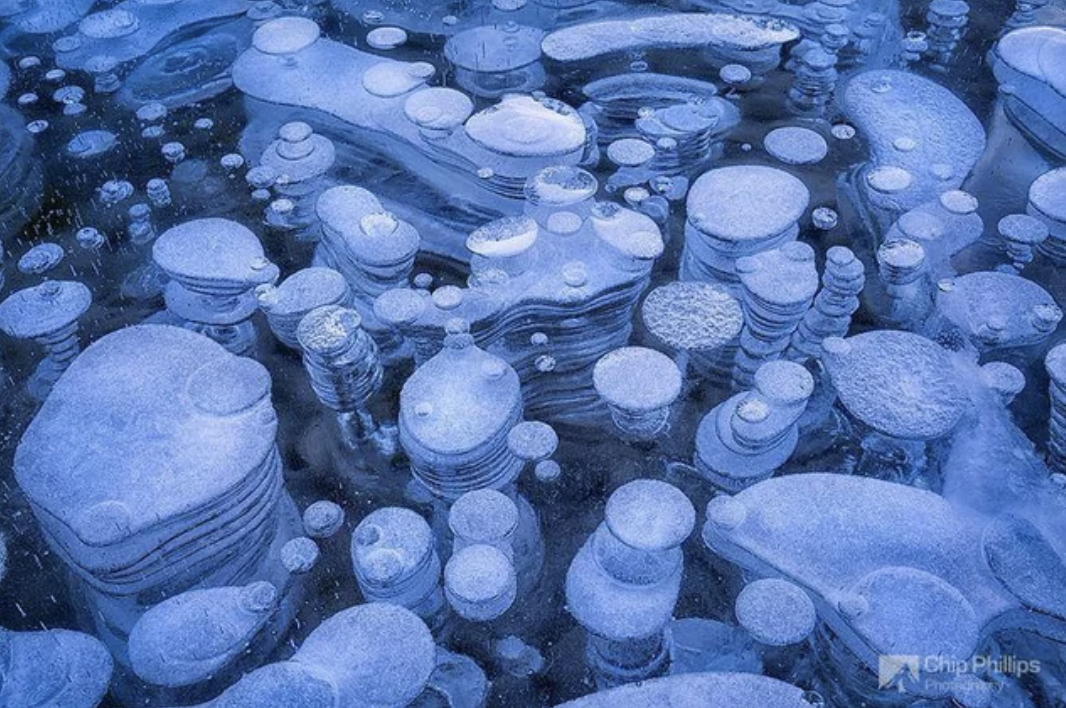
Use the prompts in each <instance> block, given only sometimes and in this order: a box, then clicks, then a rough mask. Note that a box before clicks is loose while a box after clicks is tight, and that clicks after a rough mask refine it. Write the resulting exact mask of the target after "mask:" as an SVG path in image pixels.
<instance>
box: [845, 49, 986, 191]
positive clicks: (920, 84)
mask: <svg viewBox="0 0 1066 708" xmlns="http://www.w3.org/2000/svg"><path fill="white" fill-rule="evenodd" d="M841 97H842V100H841V104H842V107H843V110H844V113H845V114H846V115H847V117H848V118H849V119H850V120H851V121H852V122H853V123H854V125H855V127H856V128H858V130H859V132H860V133H861V134H862V135H863V137H865V138H866V140H867V141H868V142H869V145H870V153H871V160H870V165H871V167H878V168H887V167H891V168H898V169H902V170H905V171H906V172H908V173H909V174H910V176H911V178H912V179H911V181H910V184H909V186H907V187H906V188H904V189H903V190H901V191H900V192H898V193H896V194H895V195H894V198H895V199H896V200H897V201H898V203H899V206H900V208H901V209H902V210H907V209H912V208H914V207H916V206H918V205H919V204H922V203H924V202H927V201H929V200H931V199H935V198H936V197H937V195H939V194H940V193H941V192H946V191H948V190H952V189H958V188H959V185H961V184H962V180H963V179H965V178H966V176H967V175H968V174H969V172H970V170H971V169H973V166H974V165H975V164H977V160H978V158H980V157H981V153H983V152H984V149H985V129H984V127H983V126H982V125H981V122H980V121H979V120H977V118H976V117H975V116H974V114H973V112H972V111H971V110H970V109H969V108H968V107H967V106H966V104H964V103H963V102H962V101H960V100H959V99H958V98H957V97H956V96H955V95H954V94H953V93H952V92H951V91H949V90H947V89H946V88H944V87H943V86H940V85H939V84H936V83H933V82H932V81H930V80H929V79H925V78H922V77H921V76H918V75H917V74H912V73H908V72H904V71H892V70H878V71H866V72H863V73H861V74H857V75H856V76H855V77H853V78H852V79H851V80H850V81H849V82H848V83H847V86H846V87H845V88H844V89H843V91H842V92H841ZM901 138H905V139H908V144H913V145H914V149H912V150H905V151H904V150H899V149H898V147H897V145H898V144H899V142H898V141H899V140H900V139H901Z"/></svg>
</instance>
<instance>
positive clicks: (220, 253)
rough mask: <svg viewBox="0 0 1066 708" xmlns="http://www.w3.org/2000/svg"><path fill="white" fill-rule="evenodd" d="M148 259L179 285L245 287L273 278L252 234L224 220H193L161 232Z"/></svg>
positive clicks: (274, 269)
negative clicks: (208, 284)
mask: <svg viewBox="0 0 1066 708" xmlns="http://www.w3.org/2000/svg"><path fill="white" fill-rule="evenodd" d="M152 258H153V259H154V260H155V262H156V265H158V266H159V267H160V268H162V269H163V270H164V271H166V273H167V275H169V276H170V277H171V278H174V279H175V280H178V281H179V282H182V283H183V284H188V285H197V284H201V283H204V282H205V281H206V282H207V283H210V284H211V285H212V286H213V285H214V284H215V283H218V284H219V285H223V284H225V285H232V286H233V287H235V288H241V289H244V288H248V287H251V286H254V285H259V284H262V283H272V282H274V280H276V279H277V276H278V268H277V266H275V265H274V264H273V263H270V262H269V261H268V260H267V259H266V256H265V255H264V254H263V246H262V245H261V244H260V243H259V239H258V238H257V237H256V235H255V234H254V233H252V232H251V231H249V230H248V229H247V228H245V227H244V226H241V225H240V224H238V223H237V222H235V221H230V220H228V219H194V220H193V221H187V222H185V223H184V224H179V225H178V226H175V227H173V228H171V229H167V230H166V231H164V232H163V235H161V236H160V237H159V238H158V239H156V242H155V244H154V245H153V246H152Z"/></svg>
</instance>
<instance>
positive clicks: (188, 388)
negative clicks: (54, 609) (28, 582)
mask: <svg viewBox="0 0 1066 708" xmlns="http://www.w3.org/2000/svg"><path fill="white" fill-rule="evenodd" d="M276 429H277V418H276V416H275V414H274V411H273V408H272V406H271V404H270V375H269V374H268V373H267V371H266V369H264V368H263V367H262V366H261V365H260V364H258V363H256V362H254V361H252V360H251V359H245V358H241V357H237V356H234V355H232V354H230V353H229V352H227V351H226V350H225V349H223V348H222V347H221V346H220V345H218V344H216V343H215V342H213V341H212V340H210V339H208V338H207V337H204V336H201V335H199V334H195V333H193V332H190V331H188V330H184V329H179V328H176V327H163V326H134V327H128V328H126V329H122V330H119V331H117V332H114V333H112V334H109V335H107V336H106V337H103V338H102V339H100V340H99V341H97V342H96V343H95V344H93V345H92V346H90V347H89V348H88V349H86V350H85V351H84V352H83V353H82V354H81V355H80V356H79V357H78V358H77V359H76V360H75V361H74V363H73V364H72V365H71V367H70V368H69V369H68V370H67V372H66V373H65V374H64V375H63V377H62V378H60V380H59V381H58V382H57V383H56V385H55V388H54V389H53V390H52V393H51V395H50V396H49V397H48V399H47V400H46V401H45V403H44V405H43V406H42V407H41V410H40V411H39V412H38V414H37V417H36V418H34V420H33V422H32V423H30V426H29V428H27V430H26V433H25V434H24V435H23V437H22V441H21V442H20V444H19V448H18V451H17V452H16V455H15V475H16V478H17V480H18V483H19V486H20V487H21V488H22V490H23V492H25V494H26V496H27V497H28V498H29V500H30V502H31V503H32V504H33V505H34V507H35V508H36V509H38V510H42V511H44V512H45V513H46V514H47V515H48V516H49V517H54V518H55V519H56V520H58V521H59V522H61V523H62V524H64V525H65V526H67V527H69V528H70V529H71V530H73V532H74V533H75V534H76V535H77V536H78V537H79V538H80V539H81V540H82V541H83V542H84V543H87V544H90V545H108V544H110V543H113V542H116V541H117V540H118V539H120V538H129V537H132V536H134V535H136V534H137V533H138V532H140V531H142V530H144V529H147V528H149V527H152V526H155V525H156V524H159V523H160V522H161V520H165V519H173V518H175V517H177V516H180V515H182V514H184V513H188V512H190V511H192V510H194V509H198V508H200V507H202V506H204V505H206V504H209V503H211V502H212V501H214V500H216V499H218V498H219V497H222V496H224V495H225V494H226V492H227V491H228V490H230V489H232V488H233V487H234V486H236V485H238V484H239V483H240V482H242V481H243V480H244V479H245V478H246V477H247V475H248V474H250V473H251V471H252V470H255V469H257V468H258V467H259V466H260V465H261V464H262V461H263V459H264V458H265V457H266V456H267V454H268V453H269V452H270V450H271V449H272V448H273V445H274V435H275V432H276ZM145 494H149V495H150V496H151V503H146V500H145V498H144V495H145Z"/></svg>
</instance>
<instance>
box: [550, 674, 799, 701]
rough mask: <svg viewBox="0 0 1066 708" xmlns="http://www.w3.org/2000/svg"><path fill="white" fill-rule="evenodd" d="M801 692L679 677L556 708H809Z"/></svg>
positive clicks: (732, 677)
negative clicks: (668, 707)
mask: <svg viewBox="0 0 1066 708" xmlns="http://www.w3.org/2000/svg"><path fill="white" fill-rule="evenodd" d="M811 705H812V704H811V703H809V702H808V701H807V700H805V699H804V692H803V690H802V689H799V688H796V687H795V686H793V685H792V684H788V683H785V682H784V681H778V680H777V679H772V678H768V677H766V676H758V675H755V674H734V673H706V674H680V675H677V676H669V677H667V678H658V679H652V680H651V681H642V682H640V683H636V684H629V685H626V686H619V687H618V688H612V689H611V690H609V691H600V692H599V693H594V694H592V695H590V696H584V697H583V698H578V699H577V700H575V701H570V702H569V703H563V704H561V705H559V706H556V708H649V707H650V706H677V708H725V707H726V706H728V708H811Z"/></svg>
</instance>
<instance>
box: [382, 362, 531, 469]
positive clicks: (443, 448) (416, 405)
mask: <svg viewBox="0 0 1066 708" xmlns="http://www.w3.org/2000/svg"><path fill="white" fill-rule="evenodd" d="M521 405H522V397H521V392H520V391H519V382H518V374H516V373H515V370H514V369H512V368H511V367H510V366H508V365H507V363H506V362H504V361H503V360H502V359H500V358H499V357H496V356H493V355H492V354H489V353H487V352H485V351H483V350H481V349H478V348H477V347H474V346H468V347H464V348H462V349H453V348H450V347H445V348H444V349H443V350H441V352H440V353H439V354H437V355H436V356H434V357H433V358H432V359H430V360H429V361H427V362H426V363H425V364H423V365H422V366H420V367H419V368H418V369H417V370H416V371H415V373H414V374H413V375H412V376H411V377H410V378H409V379H407V383H405V384H404V386H403V390H402V391H401V392H400V430H401V434H403V435H404V436H405V437H408V438H413V439H414V440H415V441H416V442H417V444H419V445H423V446H426V447H428V448H430V449H431V450H433V451H434V452H436V453H451V454H462V453H466V452H468V451H470V450H475V449H477V448H479V447H480V446H481V445H484V444H486V443H487V442H489V441H490V440H492V439H493V438H495V437H496V436H497V435H499V434H500V431H501V428H502V426H505V425H508V424H510V423H512V422H514V421H513V420H512V419H513V418H514V411H515V408H516V407H520V406H521Z"/></svg>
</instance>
